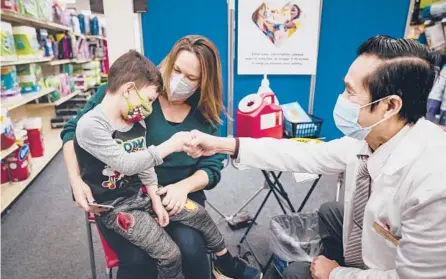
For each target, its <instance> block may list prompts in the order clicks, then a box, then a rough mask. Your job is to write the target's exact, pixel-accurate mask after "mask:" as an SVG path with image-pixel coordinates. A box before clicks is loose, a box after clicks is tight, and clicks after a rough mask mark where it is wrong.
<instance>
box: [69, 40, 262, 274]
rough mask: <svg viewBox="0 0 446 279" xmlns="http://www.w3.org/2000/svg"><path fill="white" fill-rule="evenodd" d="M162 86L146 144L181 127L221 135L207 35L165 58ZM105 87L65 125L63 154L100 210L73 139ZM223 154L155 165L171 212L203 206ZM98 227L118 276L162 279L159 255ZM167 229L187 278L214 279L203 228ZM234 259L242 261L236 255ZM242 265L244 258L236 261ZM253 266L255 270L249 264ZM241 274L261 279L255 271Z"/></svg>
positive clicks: (83, 198) (218, 86)
mask: <svg viewBox="0 0 446 279" xmlns="http://www.w3.org/2000/svg"><path fill="white" fill-rule="evenodd" d="M160 71H161V74H162V78H163V83H164V86H163V90H162V91H161V92H159V93H160V95H159V97H158V99H157V100H155V101H154V102H153V103H152V106H153V112H152V113H151V114H150V116H149V117H147V118H145V121H144V122H145V126H146V145H147V146H151V145H153V146H158V145H160V144H161V143H163V142H165V141H166V140H168V139H170V138H171V137H172V136H173V135H174V134H176V133H178V132H187V131H191V130H194V129H197V130H200V131H202V132H205V133H210V134H217V132H218V127H219V126H220V124H221V122H222V121H221V114H222V113H223V110H224V106H223V101H222V74H221V64H220V58H219V54H218V51H217V49H216V48H215V46H214V45H213V44H212V43H211V42H210V41H209V40H208V39H206V38H204V37H201V36H187V37H184V38H183V39H181V40H179V41H178V42H177V43H176V44H175V45H174V47H173V48H172V50H171V52H170V53H169V54H168V56H167V57H166V58H165V59H164V60H163V61H162V62H161V65H160ZM105 93H106V87H105V86H103V87H100V88H99V90H98V92H97V93H96V94H95V95H94V96H93V97H92V98H91V100H90V101H89V103H88V104H87V106H86V107H85V108H84V109H83V110H81V111H80V112H79V115H78V116H77V117H76V118H74V119H73V120H71V121H70V122H69V123H67V125H66V126H65V127H64V130H63V131H62V134H61V137H62V139H63V141H64V148H63V149H64V156H65V161H66V164H67V169H68V173H69V179H70V183H71V185H72V188H73V194H74V197H75V199H76V202H77V203H78V204H79V205H80V206H81V207H82V208H83V209H84V210H86V211H88V212H93V213H100V212H98V210H97V207H91V206H89V205H88V202H92V201H94V199H93V196H92V193H91V190H90V187H89V186H88V185H87V184H85V183H84V181H83V180H82V178H81V176H80V171H79V166H78V164H77V158H76V154H75V152H74V144H73V139H74V135H75V132H76V126H77V122H78V121H79V119H80V117H81V116H82V115H84V114H86V113H87V112H88V111H90V110H92V109H93V108H94V107H95V106H97V105H98V104H99V103H101V101H102V100H103V98H104V96H105ZM223 159H224V157H222V155H214V156H211V157H203V158H198V159H192V158H190V157H188V156H187V155H186V154H185V153H173V154H171V155H169V156H167V157H166V158H164V162H163V163H162V164H161V165H159V166H157V167H155V171H156V175H157V178H158V183H159V185H162V186H164V187H163V188H162V190H160V191H159V192H158V194H159V195H162V196H163V205H164V206H165V208H166V210H168V211H169V214H171V215H176V214H178V213H180V212H181V211H182V210H183V208H184V205H185V204H186V200H187V198H189V199H191V200H193V201H195V202H196V203H198V204H200V205H202V206H204V201H205V199H206V197H205V194H204V192H203V189H212V188H213V187H215V186H216V184H217V183H218V182H219V180H220V176H221V173H220V172H221V169H222V160H223ZM98 226H99V229H100V231H101V233H102V234H103V236H104V237H105V239H106V240H107V241H108V242H109V244H110V245H111V247H112V248H113V249H114V250H115V252H116V253H117V255H118V257H119V260H120V265H119V271H118V279H125V278H132V279H139V278H157V267H156V260H157V259H152V258H150V257H149V256H148V255H147V253H146V252H145V251H143V250H142V249H140V248H138V247H137V246H134V245H133V244H131V243H130V242H129V241H127V240H126V239H124V238H123V237H122V236H120V235H119V234H117V233H116V232H114V231H113V230H109V229H107V228H106V227H105V226H103V225H101V224H100V223H98ZM165 229H166V231H167V232H168V234H169V235H170V237H171V238H172V239H173V241H174V242H175V243H176V244H177V246H178V247H179V249H180V251H181V256H182V263H183V274H184V276H185V278H188V279H200V278H203V279H208V278H210V273H211V271H210V265H209V264H203V263H204V262H206V263H207V262H208V257H207V253H208V251H207V249H206V246H205V242H204V239H203V235H202V234H200V233H199V232H198V231H196V230H194V229H192V228H190V227H188V226H185V225H182V224H179V223H171V224H169V225H168V226H167V227H166V228H165ZM234 261H239V260H238V259H234ZM235 264H236V265H238V266H241V267H243V266H244V265H245V264H244V263H242V262H237V263H235ZM246 270H250V269H246ZM251 271H252V272H248V273H246V272H245V273H244V274H243V277H240V278H259V277H260V273H258V272H257V271H256V270H251Z"/></svg>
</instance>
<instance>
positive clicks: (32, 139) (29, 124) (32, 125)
mask: <svg viewBox="0 0 446 279" xmlns="http://www.w3.org/2000/svg"><path fill="white" fill-rule="evenodd" d="M25 129H26V133H27V135H28V142H29V149H30V151H31V157H33V158H38V157H42V156H43V155H44V153H45V145H44V144H43V133H42V119H41V118H38V117H35V118H29V119H27V120H26V123H25Z"/></svg>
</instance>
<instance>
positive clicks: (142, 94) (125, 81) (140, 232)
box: [74, 51, 261, 278]
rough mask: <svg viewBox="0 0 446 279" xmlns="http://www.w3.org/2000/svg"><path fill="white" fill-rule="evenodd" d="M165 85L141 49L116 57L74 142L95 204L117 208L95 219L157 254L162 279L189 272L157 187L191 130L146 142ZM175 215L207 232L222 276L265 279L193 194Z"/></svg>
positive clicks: (84, 117) (209, 245) (206, 237)
mask: <svg viewBox="0 0 446 279" xmlns="http://www.w3.org/2000/svg"><path fill="white" fill-rule="evenodd" d="M160 90H162V79H161V75H160V73H159V71H158V70H157V68H156V67H155V65H153V63H152V62H150V61H149V60H147V59H146V58H145V57H144V56H142V55H141V54H139V53H138V52H136V51H129V52H128V53H126V54H124V55H122V56H121V57H119V58H118V59H117V60H116V62H115V63H113V65H112V66H111V68H110V71H109V82H108V85H107V93H106V96H105V97H104V99H103V100H102V102H101V104H100V105H98V106H97V107H95V108H94V109H93V110H91V111H90V112H88V113H86V114H85V115H84V116H83V117H82V118H81V119H80V120H79V123H78V126H77V129H76V137H75V140H74V148H75V151H76V155H77V158H78V162H79V166H80V170H81V175H82V178H83V180H84V181H85V182H86V183H87V184H88V185H89V186H90V187H91V189H92V192H93V196H94V198H95V200H96V202H97V203H98V204H102V205H109V206H113V207H114V208H113V209H110V210H109V211H107V212H105V213H102V214H101V215H100V216H98V217H96V219H97V221H98V222H102V223H103V224H104V225H105V226H106V227H107V228H109V229H111V230H114V231H115V232H117V233H118V234H120V235H122V236H123V237H124V238H126V239H127V240H129V241H130V242H131V243H133V244H134V245H136V246H138V247H140V248H141V249H143V250H144V251H146V252H147V253H148V254H149V255H150V257H152V258H154V259H156V260H157V261H158V270H159V272H158V273H159V278H184V277H183V275H182V272H181V255H180V251H179V249H178V247H177V246H176V244H175V243H174V242H173V240H172V239H171V238H170V237H169V235H168V234H167V233H166V232H165V231H164V230H163V229H162V227H164V226H166V225H167V224H168V223H169V214H168V213H167V211H166V209H165V208H164V207H163V205H162V202H161V198H160V197H159V196H158V195H157V193H156V192H157V190H158V180H157V176H156V173H155V170H154V167H155V166H156V165H160V164H161V163H162V162H163V158H164V157H166V156H168V155H169V154H171V153H173V152H180V151H182V150H183V146H184V144H185V143H186V142H187V141H188V140H190V137H191V136H190V133H189V132H180V133H177V134H175V135H174V136H172V137H171V138H170V139H169V140H167V141H166V142H164V143H162V144H160V145H158V146H150V147H148V148H146V142H145V138H146V129H145V123H144V121H143V120H144V118H145V117H147V116H149V115H150V113H151V111H152V102H153V100H155V99H156V98H157V96H158V92H159V91H160ZM143 185H144V186H145V187H142V186H143ZM153 217H155V218H156V219H154V218H153ZM170 219H171V220H172V221H178V222H181V223H182V224H185V225H187V226H190V227H192V228H194V229H196V230H198V231H200V232H201V233H202V234H203V237H204V239H205V242H206V245H207V247H208V249H210V250H211V251H214V252H215V253H216V255H217V261H216V266H217V268H218V269H219V270H220V271H221V272H222V273H223V274H224V275H226V276H229V277H232V278H261V273H260V272H259V271H258V270H256V269H254V268H252V267H249V266H247V265H246V264H245V263H244V262H242V261H240V260H239V259H237V258H233V257H232V256H231V255H230V254H229V252H228V251H227V249H226V248H225V244H224V240H223V236H222V235H221V234H220V232H219V231H218V229H217V226H216V225H215V224H214V223H213V221H212V219H211V217H210V216H209V215H208V214H207V212H206V210H205V209H204V208H203V207H201V206H199V205H198V204H196V203H194V202H192V201H190V200H188V201H187V203H186V206H185V210H183V211H181V212H180V213H179V214H177V215H175V216H171V217H170Z"/></svg>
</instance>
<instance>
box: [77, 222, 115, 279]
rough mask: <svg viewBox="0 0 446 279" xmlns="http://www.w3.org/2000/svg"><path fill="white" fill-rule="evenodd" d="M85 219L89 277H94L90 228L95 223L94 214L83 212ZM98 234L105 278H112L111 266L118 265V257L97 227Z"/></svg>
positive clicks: (93, 278)
mask: <svg viewBox="0 0 446 279" xmlns="http://www.w3.org/2000/svg"><path fill="white" fill-rule="evenodd" d="M85 220H86V225H87V239H88V250H89V254H90V266H91V278H92V279H96V261H95V257H94V247H93V235H92V229H91V226H92V225H93V224H96V220H95V218H94V215H93V214H90V213H85ZM98 234H99V238H100V239H101V243H102V249H103V250H104V257H105V265H106V269H105V273H106V278H108V279H113V268H115V267H118V266H119V259H118V256H117V255H116V253H115V251H113V249H112V248H111V247H110V245H109V244H108V243H107V241H106V240H105V239H104V237H103V236H102V234H101V232H100V231H99V229H98Z"/></svg>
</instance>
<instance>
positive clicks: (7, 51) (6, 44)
mask: <svg viewBox="0 0 446 279" xmlns="http://www.w3.org/2000/svg"><path fill="white" fill-rule="evenodd" d="M0 34H1V38H0V39H1V41H0V57H1V59H2V61H13V60H16V59H17V55H16V51H15V44H14V36H13V33H12V25H11V24H10V23H8V22H4V21H2V22H1V30H0Z"/></svg>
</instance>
